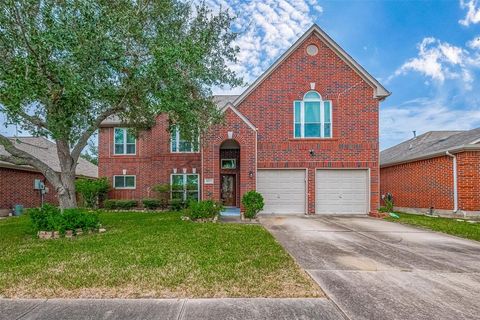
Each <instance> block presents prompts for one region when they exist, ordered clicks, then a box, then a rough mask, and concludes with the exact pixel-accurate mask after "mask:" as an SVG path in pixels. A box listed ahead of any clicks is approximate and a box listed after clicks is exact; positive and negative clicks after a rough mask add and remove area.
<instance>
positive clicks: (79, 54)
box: [0, 0, 243, 208]
mask: <svg viewBox="0 0 480 320" xmlns="http://www.w3.org/2000/svg"><path fill="white" fill-rule="evenodd" d="M232 21H233V17H232V16H231V15H230V13H228V11H223V10H220V11H215V12H214V11H212V10H211V9H209V7H208V6H207V5H206V4H205V3H204V2H203V1H202V2H195V3H194V4H192V2H189V1H182V0H162V1H131V0H115V1H105V0H76V1H73V0H66V1H56V0H44V1H39V0H23V1H0V112H2V113H4V114H5V119H7V121H6V123H5V124H14V125H16V126H17V127H19V128H20V129H22V130H26V131H28V132H29V133H31V134H33V135H38V136H44V137H47V138H51V139H53V140H54V141H55V142H56V145H57V149H58V150H59V154H60V155H61V156H60V157H59V162H60V163H61V167H62V168H64V169H63V170H64V171H68V170H70V168H74V167H75V164H76V163H77V161H78V158H79V156H80V154H81V152H82V150H83V149H84V148H85V146H86V145H87V142H88V140H89V138H90V137H91V136H92V134H93V133H94V132H95V131H96V130H97V129H98V127H99V125H100V123H101V122H102V120H104V119H106V118H107V117H108V116H111V115H117V116H118V117H119V118H120V119H121V121H122V122H124V123H126V124H128V126H129V128H131V130H132V131H133V133H135V134H137V135H138V134H139V133H140V131H142V130H144V129H149V128H151V127H152V126H153V125H154V124H155V119H156V116H157V115H158V114H161V113H163V114H168V116H169V121H170V124H171V126H173V125H178V126H180V127H182V131H183V132H184V133H185V134H184V138H185V139H188V140H192V139H193V138H194V136H198V135H199V134H201V133H202V131H203V132H205V130H207V128H208V127H209V126H210V125H211V124H213V123H217V122H219V121H220V120H221V112H220V111H219V110H218V108H217V107H216V104H215V103H214V101H213V98H212V90H211V88H213V87H218V86H223V85H229V86H233V87H235V86H238V85H242V84H243V81H242V80H241V79H239V78H238V77H237V76H236V75H235V73H234V72H233V71H232V70H231V69H230V67H229V65H231V64H233V63H235V62H236V55H237V54H238V52H239V48H238V47H237V46H235V45H234V42H235V39H236V37H237V33H236V32H233V31H232V30H231V24H232ZM2 137H3V136H2V135H0V144H3V145H5V146H7V145H9V146H11V141H10V140H8V139H6V138H4V137H3V138H2ZM12 148H14V147H12ZM10 154H12V157H14V158H15V159H12V162H17V163H18V162H22V161H25V159H23V158H24V157H22V155H21V154H20V155H19V154H18V153H17V154H16V155H15V154H14V153H12V152H10ZM28 160H29V161H28V162H27V163H28V164H30V165H32V166H34V167H36V168H37V169H39V170H40V171H41V172H42V173H43V174H45V175H46V176H47V179H49V181H50V182H51V183H52V184H53V186H54V187H55V189H58V188H63V189H65V190H66V191H67V193H65V194H67V195H70V194H72V195H73V194H75V190H74V189H75V188H74V184H73V179H74V174H72V172H63V173H64V177H63V178H62V179H60V177H59V175H58V174H54V173H52V171H51V170H49V168H48V166H46V165H45V164H44V163H43V162H41V161H38V159H34V158H33V156H32V159H28ZM50 169H51V168H50ZM59 201H60V205H61V206H62V207H64V208H68V207H72V206H76V201H75V199H74V198H69V197H68V196H63V197H59Z"/></svg>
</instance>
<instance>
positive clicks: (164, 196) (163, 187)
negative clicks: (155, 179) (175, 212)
mask: <svg viewBox="0 0 480 320" xmlns="http://www.w3.org/2000/svg"><path fill="white" fill-rule="evenodd" d="M152 190H153V191H155V192H156V193H158V199H159V200H160V208H162V209H167V208H168V205H169V203H170V193H171V191H170V190H171V186H170V184H168V183H166V184H157V185H155V186H153V188H152Z"/></svg>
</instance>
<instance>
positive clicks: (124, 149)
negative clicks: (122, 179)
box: [113, 127, 137, 156]
mask: <svg viewBox="0 0 480 320" xmlns="http://www.w3.org/2000/svg"><path fill="white" fill-rule="evenodd" d="M116 129H121V130H123V134H124V139H123V153H117V148H115V145H116V143H115V130H116ZM127 134H128V130H127V128H120V127H114V128H113V154H114V155H116V156H135V155H137V138H135V153H127Z"/></svg>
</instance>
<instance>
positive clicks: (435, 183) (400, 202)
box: [380, 152, 480, 211]
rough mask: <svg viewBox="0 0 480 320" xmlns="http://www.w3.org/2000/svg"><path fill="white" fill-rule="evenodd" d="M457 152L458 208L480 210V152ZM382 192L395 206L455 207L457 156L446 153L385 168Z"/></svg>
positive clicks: (451, 208)
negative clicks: (391, 197)
mask: <svg viewBox="0 0 480 320" xmlns="http://www.w3.org/2000/svg"><path fill="white" fill-rule="evenodd" d="M456 156H457V185H458V209H459V210H465V211H480V183H479V181H480V152H461V153H458V154H456ZM380 177H381V183H380V186H381V194H385V193H387V192H390V193H392V194H393V196H394V201H395V206H398V207H406V208H427V209H428V208H430V207H434V208H435V209H443V210H453V208H454V200H453V158H451V157H449V156H442V157H437V158H432V159H427V160H421V161H415V162H410V163H405V164H400V165H396V166H391V167H385V168H382V169H381V173H380Z"/></svg>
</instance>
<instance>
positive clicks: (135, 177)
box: [113, 174, 137, 190]
mask: <svg viewBox="0 0 480 320" xmlns="http://www.w3.org/2000/svg"><path fill="white" fill-rule="evenodd" d="M117 177H133V187H115V178H117ZM113 188H114V189H117V190H135V189H137V176H135V175H131V174H127V175H114V176H113Z"/></svg>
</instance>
